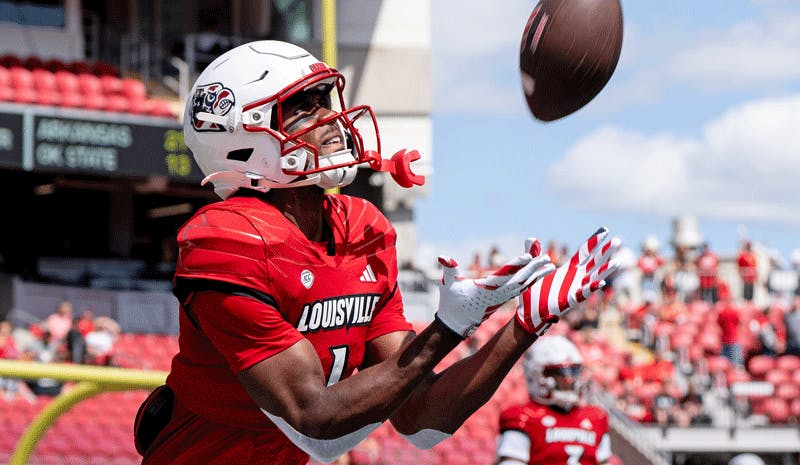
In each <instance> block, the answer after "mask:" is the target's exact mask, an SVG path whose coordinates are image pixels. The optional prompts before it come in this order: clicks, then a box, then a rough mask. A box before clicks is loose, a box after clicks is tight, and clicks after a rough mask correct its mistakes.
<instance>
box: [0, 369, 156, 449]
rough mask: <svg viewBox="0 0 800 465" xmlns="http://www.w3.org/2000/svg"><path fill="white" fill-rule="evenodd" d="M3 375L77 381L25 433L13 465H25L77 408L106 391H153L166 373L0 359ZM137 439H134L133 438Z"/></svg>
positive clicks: (18, 444)
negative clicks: (62, 419)
mask: <svg viewBox="0 0 800 465" xmlns="http://www.w3.org/2000/svg"><path fill="white" fill-rule="evenodd" d="M0 376H7V377H12V378H22V379H39V378H52V379H57V380H61V381H77V382H78V383H77V384H76V385H75V386H74V387H73V388H72V389H70V390H68V391H66V392H63V393H61V394H60V395H58V396H57V397H56V398H54V399H53V401H52V402H50V403H49V404H48V405H47V407H45V408H44V409H43V410H42V411H41V412H39V415H38V416H37V417H36V418H35V419H34V420H33V422H32V423H31V424H30V425H28V428H27V429H26V430H25V432H24V433H23V434H22V437H20V439H19V441H18V442H17V447H16V448H15V449H14V453H13V455H12V456H11V461H10V462H9V465H25V464H26V463H28V459H29V458H30V456H31V453H33V451H34V449H35V448H36V445H37V444H38V443H39V440H41V439H42V437H43V436H44V433H45V432H46V431H47V429H48V428H49V427H50V426H51V425H52V424H53V423H55V421H56V420H57V419H58V417H59V416H61V415H63V414H64V413H66V412H67V411H69V409H70V408H72V406H73V405H75V404H77V403H79V402H81V401H83V400H84V399H88V398H89V397H92V396H94V395H97V394H101V393H103V392H112V391H132V390H136V389H153V388H155V387H157V386H160V385H162V384H164V381H165V380H166V379H167V372H165V371H149V370H136V369H130V368H114V367H100V366H92V365H71V364H66V363H37V362H20V361H16V360H0ZM131 440H133V439H131Z"/></svg>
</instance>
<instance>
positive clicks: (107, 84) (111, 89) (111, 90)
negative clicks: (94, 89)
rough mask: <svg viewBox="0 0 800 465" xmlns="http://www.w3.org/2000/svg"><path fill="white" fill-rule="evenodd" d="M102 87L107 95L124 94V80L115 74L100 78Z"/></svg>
mask: <svg viewBox="0 0 800 465" xmlns="http://www.w3.org/2000/svg"><path fill="white" fill-rule="evenodd" d="M100 85H101V87H102V89H103V93H104V94H106V95H113V94H119V93H121V92H122V79H120V78H118V77H117V76H114V75H113V74H104V75H102V76H100Z"/></svg>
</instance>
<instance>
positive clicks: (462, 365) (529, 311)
mask: <svg viewBox="0 0 800 465" xmlns="http://www.w3.org/2000/svg"><path fill="white" fill-rule="evenodd" d="M607 235H608V230H606V229H605V228H601V229H600V230H598V231H597V232H596V233H595V234H593V235H592V236H591V237H590V238H589V239H588V240H587V241H586V242H585V243H584V244H583V245H582V246H581V247H580V248H579V250H578V251H577V252H576V253H575V255H573V257H572V258H571V259H570V261H569V262H567V263H565V264H563V265H562V266H560V267H559V268H558V269H557V270H556V271H555V272H554V273H550V274H547V275H545V276H544V277H542V278H541V279H539V280H537V281H535V282H534V283H533V285H532V286H531V287H530V288H527V289H525V290H524V291H523V293H522V295H521V296H520V299H519V304H518V310H517V313H516V316H515V318H513V319H512V320H511V321H509V323H508V324H507V325H505V326H504V327H503V328H502V329H501V330H500V331H499V332H498V333H497V334H495V335H494V336H493V337H492V338H491V339H489V341H488V342H487V343H486V344H485V345H484V346H483V347H481V348H480V349H479V350H478V351H477V352H476V353H474V354H473V355H471V356H469V357H466V358H464V359H462V360H460V361H458V362H457V363H455V364H453V365H452V366H451V367H448V368H447V369H446V370H444V371H442V372H441V373H438V374H436V375H435V376H431V377H429V378H426V380H425V382H424V384H423V385H421V386H420V387H419V388H418V389H417V390H416V391H415V392H414V394H413V395H412V396H411V397H410V399H409V400H408V401H407V402H406V403H404V404H403V405H402V406H401V408H400V409H398V411H397V412H395V414H393V415H392V417H391V420H392V423H393V424H394V426H395V427H396V428H397V430H398V431H399V432H401V433H402V434H404V435H405V436H406V438H407V439H409V441H411V442H412V443H413V444H415V445H417V446H418V447H422V448H428V447H432V446H433V445H435V444H436V443H438V442H439V441H441V440H442V439H444V438H446V437H447V436H448V435H450V434H452V433H454V432H455V431H456V430H457V429H458V428H459V427H460V426H461V425H462V424H463V423H464V421H466V419H467V418H468V417H469V416H470V415H472V413H474V412H475V411H476V410H477V409H478V408H480V407H481V406H482V405H484V404H485V403H486V402H487V401H488V400H489V399H490V398H491V396H492V395H493V394H494V392H495V391H496V390H497V388H498V387H499V385H500V383H501V382H502V380H503V378H504V377H505V376H506V375H507V374H508V372H509V371H510V370H511V368H512V367H513V366H514V364H515V363H516V361H517V360H518V359H519V357H520V356H522V354H523V353H524V352H525V350H527V348H528V347H529V346H530V345H531V344H533V343H534V341H535V340H536V339H537V338H538V337H539V336H540V335H541V334H543V333H544V332H545V331H547V329H548V328H549V327H550V326H551V325H552V324H554V323H555V322H557V321H558V320H559V318H560V317H561V316H562V315H563V314H564V313H566V312H567V311H569V310H570V309H572V308H574V307H575V306H576V305H577V304H578V303H579V302H582V301H583V300H585V299H586V298H588V297H589V295H591V294H592V293H593V292H596V291H597V290H599V289H601V288H602V287H603V286H604V285H605V281H604V279H605V278H606V277H607V276H609V275H610V274H611V273H612V272H613V271H614V270H615V269H616V264H615V263H614V262H613V261H612V260H611V257H612V255H613V254H614V252H615V251H616V249H617V248H618V247H619V240H618V239H616V238H615V239H611V240H606V239H607V237H606V236H607ZM527 247H528V246H527V245H526V248H527Z"/></svg>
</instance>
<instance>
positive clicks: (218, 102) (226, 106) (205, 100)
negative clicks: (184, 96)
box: [192, 82, 236, 132]
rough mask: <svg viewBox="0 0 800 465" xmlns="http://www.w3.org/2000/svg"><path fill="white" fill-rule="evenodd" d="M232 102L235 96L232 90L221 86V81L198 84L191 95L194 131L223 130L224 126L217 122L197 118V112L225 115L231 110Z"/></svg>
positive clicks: (234, 101)
mask: <svg viewBox="0 0 800 465" xmlns="http://www.w3.org/2000/svg"><path fill="white" fill-rule="evenodd" d="M234 104H236V96H234V95H233V91H231V90H230V89H228V88H227V87H225V86H223V85H222V83H219V82H215V83H213V84H206V85H203V86H198V87H197V90H195V91H194V95H193V96H192V127H193V128H194V129H195V130H196V131H214V132H223V131H225V128H224V127H222V126H221V125H219V124H217V123H210V122H208V121H201V120H199V119H197V114H198V113H200V112H204V113H211V114H212V115H217V116H225V115H227V114H228V112H230V111H231V108H233V105H234Z"/></svg>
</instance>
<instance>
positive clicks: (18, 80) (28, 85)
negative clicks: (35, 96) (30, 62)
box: [8, 66, 33, 89]
mask: <svg viewBox="0 0 800 465" xmlns="http://www.w3.org/2000/svg"><path fill="white" fill-rule="evenodd" d="M8 72H9V77H10V78H11V86H12V87H14V88H17V89H32V88H33V73H31V71H30V70H29V69H27V68H23V67H22V66H13V67H11V68H10V69H9V70H8Z"/></svg>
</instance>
